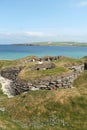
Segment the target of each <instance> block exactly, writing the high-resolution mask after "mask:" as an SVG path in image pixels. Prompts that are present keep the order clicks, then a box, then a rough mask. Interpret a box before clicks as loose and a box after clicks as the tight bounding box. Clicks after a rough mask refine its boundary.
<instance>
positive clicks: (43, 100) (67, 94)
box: [0, 71, 87, 130]
mask: <svg viewBox="0 0 87 130" xmlns="http://www.w3.org/2000/svg"><path fill="white" fill-rule="evenodd" d="M74 87H75V88H73V89H59V90H57V91H56V90H53V91H49V90H43V91H30V92H27V93H22V94H21V95H18V96H16V97H14V98H11V99H8V98H7V97H6V96H4V95H3V94H2V93H1V92H0V109H1V108H5V111H4V112H3V111H1V110H0V130H86V129H87V72H86V71H85V72H84V74H82V75H81V76H80V77H79V78H78V79H76V80H75V82H74Z"/></svg>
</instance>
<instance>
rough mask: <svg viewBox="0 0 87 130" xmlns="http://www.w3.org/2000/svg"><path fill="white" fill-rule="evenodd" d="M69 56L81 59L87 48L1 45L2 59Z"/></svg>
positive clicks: (0, 54) (0, 56)
mask: <svg viewBox="0 0 87 130" xmlns="http://www.w3.org/2000/svg"><path fill="white" fill-rule="evenodd" d="M31 55H34V56H39V57H42V56H46V55H47V56H59V55H61V56H68V57H73V58H81V57H83V56H86V55H87V47H78V46H17V45H0V59H10V60H12V59H19V58H22V57H26V56H31Z"/></svg>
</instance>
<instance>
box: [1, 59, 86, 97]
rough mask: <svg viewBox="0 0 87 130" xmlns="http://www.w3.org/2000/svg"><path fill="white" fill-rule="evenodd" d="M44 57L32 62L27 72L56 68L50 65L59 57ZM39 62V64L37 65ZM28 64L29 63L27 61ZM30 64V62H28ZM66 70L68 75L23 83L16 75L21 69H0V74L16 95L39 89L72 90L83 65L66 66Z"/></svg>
mask: <svg viewBox="0 0 87 130" xmlns="http://www.w3.org/2000/svg"><path fill="white" fill-rule="evenodd" d="M49 59H50V58H48V57H46V59H45V58H42V59H40V60H37V61H35V60H32V62H35V64H34V65H32V66H31V67H29V68H28V69H29V71H32V72H33V71H40V70H43V71H45V70H48V69H54V68H55V67H56V66H55V64H54V63H52V60H59V57H53V59H52V57H51V59H50V61H49ZM39 61H40V62H41V64H40V63H39ZM28 62H29V61H28ZM30 62H31V61H30ZM67 69H68V70H69V72H68V73H64V74H61V75H50V76H49V75H46V76H44V77H42V78H40V79H38V78H36V79H34V80H28V81H24V80H21V79H20V78H18V74H19V73H20V72H21V71H22V70H23V66H22V67H18V66H17V67H11V68H5V69H2V70H1V72H0V74H1V76H2V77H4V78H7V79H9V80H11V84H10V87H11V89H13V90H14V94H13V93H12V95H17V94H20V93H22V92H26V91H29V90H40V89H42V90H43V89H46V90H52V89H55V90H56V89H58V88H72V87H73V81H74V80H75V79H76V78H77V77H78V76H79V75H80V74H81V73H83V72H84V64H79V65H78V64H77V65H72V66H67Z"/></svg>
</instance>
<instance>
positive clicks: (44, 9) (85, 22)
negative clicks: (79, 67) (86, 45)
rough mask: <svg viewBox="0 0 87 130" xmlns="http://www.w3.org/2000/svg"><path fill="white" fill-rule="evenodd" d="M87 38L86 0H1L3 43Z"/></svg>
mask: <svg viewBox="0 0 87 130" xmlns="http://www.w3.org/2000/svg"><path fill="white" fill-rule="evenodd" d="M37 41H78V42H87V0H0V44H2V43H22V42H37Z"/></svg>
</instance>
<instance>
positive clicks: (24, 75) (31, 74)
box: [19, 67, 68, 80]
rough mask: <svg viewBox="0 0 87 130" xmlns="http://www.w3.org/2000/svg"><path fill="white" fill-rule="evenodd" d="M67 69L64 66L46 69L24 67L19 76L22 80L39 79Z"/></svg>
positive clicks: (58, 73) (62, 72) (61, 72)
mask: <svg viewBox="0 0 87 130" xmlns="http://www.w3.org/2000/svg"><path fill="white" fill-rule="evenodd" d="M67 71H68V70H67V69H66V68H64V67H56V68H53V69H48V70H39V71H38V70H33V71H29V69H24V70H23V71H21V72H20V74H19V77H20V78H21V79H23V80H33V79H41V78H43V77H45V76H54V75H60V74H64V73H66V72H67Z"/></svg>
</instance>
